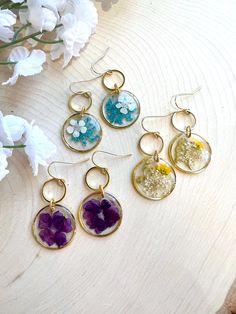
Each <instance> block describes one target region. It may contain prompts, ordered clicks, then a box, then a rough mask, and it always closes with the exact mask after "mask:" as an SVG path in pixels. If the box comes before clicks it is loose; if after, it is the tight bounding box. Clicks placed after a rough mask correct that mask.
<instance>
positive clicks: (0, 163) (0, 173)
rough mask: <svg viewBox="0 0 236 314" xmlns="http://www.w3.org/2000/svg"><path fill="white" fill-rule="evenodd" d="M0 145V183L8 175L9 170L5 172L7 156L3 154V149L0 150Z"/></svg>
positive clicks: (0, 147) (0, 145)
mask: <svg viewBox="0 0 236 314" xmlns="http://www.w3.org/2000/svg"><path fill="white" fill-rule="evenodd" d="M2 146H3V145H2V143H1V142H0V181H1V180H2V179H3V178H4V177H5V176H6V175H7V174H8V173H9V170H7V169H6V168H7V165H8V163H7V155H6V154H5V152H4V149H3V148H2Z"/></svg>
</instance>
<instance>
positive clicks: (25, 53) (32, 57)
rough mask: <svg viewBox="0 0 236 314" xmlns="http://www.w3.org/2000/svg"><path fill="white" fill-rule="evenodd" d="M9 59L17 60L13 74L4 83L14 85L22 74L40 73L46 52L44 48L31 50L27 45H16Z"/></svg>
mask: <svg viewBox="0 0 236 314" xmlns="http://www.w3.org/2000/svg"><path fill="white" fill-rule="evenodd" d="M8 59H9V61H12V62H16V65H15V67H14V71H13V76H12V77H10V78H9V80H7V81H6V82H4V83H2V85H6V84H10V85H14V84H15V83H16V81H17V79H18V77H19V76H20V75H22V76H30V75H34V74H37V73H40V72H41V71H42V69H43V67H42V64H43V63H44V62H45V61H46V54H45V52H44V51H42V50H36V49H35V50H32V52H31V53H30V52H29V50H28V49H27V48H25V47H16V48H14V49H12V51H11V53H10V56H9V58H8Z"/></svg>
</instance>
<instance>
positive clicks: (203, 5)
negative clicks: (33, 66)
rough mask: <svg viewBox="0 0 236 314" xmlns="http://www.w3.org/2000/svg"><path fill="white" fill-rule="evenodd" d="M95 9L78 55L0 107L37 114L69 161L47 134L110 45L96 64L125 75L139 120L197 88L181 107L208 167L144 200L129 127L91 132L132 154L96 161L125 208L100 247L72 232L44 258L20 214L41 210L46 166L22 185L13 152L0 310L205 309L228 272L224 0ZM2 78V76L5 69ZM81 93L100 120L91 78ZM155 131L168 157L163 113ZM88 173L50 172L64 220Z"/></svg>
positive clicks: (1, 92) (24, 84) (7, 95)
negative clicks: (193, 121)
mask: <svg viewBox="0 0 236 314" xmlns="http://www.w3.org/2000/svg"><path fill="white" fill-rule="evenodd" d="M114 2H115V1H114ZM96 5H97V7H98V9H99V16H100V18H99V26H98V28H97V33H96V34H95V35H94V36H93V38H92V39H91V41H90V44H89V45H88V46H87V48H86V49H85V51H84V52H83V53H82V54H81V58H80V59H78V60H74V61H73V62H72V63H71V64H70V66H69V67H68V68H66V69H65V70H64V71H62V70H61V64H62V62H55V63H52V62H50V64H49V65H48V66H46V69H45V71H44V72H43V73H42V74H40V75H38V76H35V77H32V78H25V79H21V80H19V82H18V83H17V85H16V86H15V87H13V88H11V87H4V88H1V89H0V108H1V110H2V111H3V113H4V114H9V113H11V112H13V113H14V114H17V115H20V116H23V117H24V118H26V119H28V120H36V122H37V124H38V125H39V126H40V127H41V128H42V129H44V130H45V132H46V133H47V134H48V136H49V137H50V138H51V139H52V140H53V141H54V142H55V143H56V145H57V147H58V154H57V156H56V159H60V160H71V161H77V160H78V159H80V158H81V155H77V154H75V153H72V152H70V151H69V150H67V149H66V148H65V147H64V145H63V144H62V142H61V139H60V136H59V135H60V130H61V126H62V125H63V122H64V121H65V119H66V118H67V117H68V116H69V111H68V109H67V104H66V103H67V99H68V96H69V90H68V86H69V84H70V82H72V81H74V80H78V79H81V78H87V77H88V76H89V66H90V63H91V62H92V61H94V58H96V56H99V55H100V54H101V53H102V51H103V50H104V49H105V48H106V47H107V46H110V47H111V50H110V52H109V55H108V56H107V57H106V58H105V60H104V61H103V63H101V66H100V68H101V69H102V68H111V67H112V68H118V69H121V70H123V71H124V73H125V75H126V79H127V83H126V86H125V88H126V89H127V90H130V91H131V92H133V93H134V94H135V95H136V96H137V97H138V98H139V99H140V101H141V105H142V116H144V115H150V114H158V113H159V114H160V113H165V112H167V111H168V110H169V109H170V108H169V105H168V101H169V99H170V97H171V96H172V95H173V94H175V93H178V92H184V91H191V90H193V89H195V88H196V87H197V86H199V85H201V86H202V90H201V92H200V93H199V94H198V95H196V96H195V97H194V98H189V99H188V100H187V102H186V104H188V106H189V107H190V108H191V109H192V111H193V112H194V113H196V115H197V119H198V120H197V126H196V132H197V133H199V134H200V135H202V136H203V137H205V138H206V139H207V140H208V141H209V142H210V143H211V146H212V149H213V158H212V163H211V164H210V166H209V168H208V169H207V170H206V171H205V172H204V173H202V174H199V175H196V176H188V175H183V174H181V173H179V172H178V173H177V175H178V176H177V186H176V189H175V191H174V192H173V193H172V195H171V196H170V197H168V198H167V199H165V200H163V201H161V202H152V201H148V200H146V199H143V198H141V197H140V196H139V195H138V194H137V193H135V191H134V189H133V187H132V185H131V182H130V176H131V171H132V168H133V167H134V166H135V164H136V163H137V162H138V161H139V160H140V159H141V158H142V156H141V155H140V153H139V152H138V149H137V147H136V144H137V141H138V139H139V137H140V136H141V134H142V130H141V127H140V123H136V124H135V125H134V126H133V127H131V128H128V129H126V130H123V131H121V132H119V131H117V130H114V129H111V128H109V127H107V126H106V125H104V124H103V128H104V138H103V141H102V144H101V145H100V146H99V148H100V149H103V150H109V151H111V150H112V151H114V152H117V153H119V152H120V153H126V152H132V153H133V154H134V155H133V158H131V159H129V160H112V159H106V162H107V165H108V166H109V167H110V169H111V179H112V180H111V184H110V185H109V187H108V189H107V191H109V192H111V193H113V194H114V195H115V196H116V197H117V198H118V199H119V200H120V202H121V203H122V205H123V210H124V220H123V224H122V226H121V228H120V229H119V231H118V232H116V233H115V234H114V235H113V236H111V237H108V238H106V239H96V238H93V237H90V236H88V235H87V234H85V233H84V232H83V231H82V230H81V228H79V226H78V232H77V235H76V237H75V240H74V242H73V243H72V245H71V246H69V247H68V248H67V249H65V250H63V251H60V252H50V251H47V250H44V249H43V248H40V247H39V246H38V245H37V244H36V243H35V242H34V240H33V238H32V236H31V223H32V219H33V217H34V215H35V214H36V213H37V211H38V210H39V209H40V208H41V207H42V206H43V204H44V203H43V201H42V200H41V198H40V194H39V190H40V188H41V185H42V183H43V182H44V180H45V179H46V178H47V174H46V170H45V169H42V168H41V169H40V173H39V176H38V177H36V178H35V177H32V174H31V170H30V169H29V166H28V162H27V160H26V157H25V156H24V154H23V153H22V152H15V153H14V157H13V158H11V159H10V165H9V168H10V175H9V176H8V177H7V178H6V179H4V181H3V182H1V183H0V189H1V201H0V313H3V314H23V313H24V314H28V313H57V314H58V313H80V314H82V313H85V314H95V313H104V314H105V313H116V314H117V313H122V314H123V313H129V314H130V313H135V314H136V313H138V314H143V313H145V314H147V313H155V314H156V313H157V314H167V313H168V314H170V313H171V314H172V313H178V314H187V313H191V314H209V313H215V312H216V311H217V309H219V308H220V306H221V304H222V303H223V300H224V298H225V296H226V294H227V290H228V289H229V287H230V285H231V284H232V282H233V280H234V278H235V277H236V250H235V249H236V247H235V243H236V228H235V221H236V198H235V190H236V178H235V171H236V163H235V154H236V146H235V138H236V129H235V117H236V116H235V115H236V109H235V108H236V105H235V103H236V88H235V87H236V62H235V55H236V13H235V12H236V2H235V1H234V0H224V1H222V0H204V1H203V0H191V1H188V0H180V1H176V0H165V1H164V0H155V1H149V0H139V1H137V0H129V1H126V0H120V1H118V2H117V3H113V6H112V9H111V10H109V11H103V10H102V9H101V4H100V3H99V2H97V3H96ZM0 71H1V72H0V79H1V81H3V80H6V79H7V77H8V76H9V70H8V69H6V68H4V69H3V68H1V70H0ZM88 88H90V89H91V90H92V92H93V97H94V103H95V105H94V106H93V107H92V108H91V113H93V114H95V115H99V108H100V103H101V100H102V99H103V97H104V96H105V94H106V92H105V91H104V90H103V89H102V88H101V84H100V82H94V83H92V84H89V86H88ZM159 126H160V129H161V132H162V134H163V136H164V139H165V143H166V146H165V150H164V155H166V150H167V144H168V142H169V141H170V139H171V138H172V137H173V136H174V135H175V134H176V133H175V132H174V131H173V130H172V129H171V128H170V126H169V122H168V119H164V120H163V121H160V123H159ZM88 155H89V154H88ZM88 167H89V165H88V164H87V165H86V164H85V165H83V166H78V167H60V169H59V168H58V169H57V171H56V173H57V174H58V175H62V176H64V178H65V179H66V181H67V184H68V194H67V197H66V199H65V200H64V201H63V204H65V205H66V206H67V207H68V208H70V209H71V211H72V212H73V213H74V214H76V212H77V208H78V205H79V203H80V201H81V200H82V199H83V198H84V197H85V196H86V195H87V194H88V193H89V192H90V191H89V190H88V189H86V187H85V186H84V185H83V175H84V173H85V171H86V170H87V169H88ZM121 174H122V175H121Z"/></svg>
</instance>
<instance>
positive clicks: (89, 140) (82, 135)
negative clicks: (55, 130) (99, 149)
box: [62, 113, 102, 152]
mask: <svg viewBox="0 0 236 314" xmlns="http://www.w3.org/2000/svg"><path fill="white" fill-rule="evenodd" d="M62 138H63V141H64V143H65V144H66V146H67V147H69V148H70V149H71V150H74V151H77V152H86V151H90V150H92V149H93V148H95V147H96V146H97V145H98V144H99V143H100V141H101V139H102V127H101V125H100V123H99V121H98V120H97V119H96V118H95V117H94V116H93V115H91V114H88V113H84V114H83V115H81V114H79V113H76V114H74V115H72V116H71V117H69V118H68V119H67V120H66V122H65V123H64V126H63V130H62Z"/></svg>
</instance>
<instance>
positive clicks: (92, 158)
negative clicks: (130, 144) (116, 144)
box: [91, 150, 132, 169]
mask: <svg viewBox="0 0 236 314" xmlns="http://www.w3.org/2000/svg"><path fill="white" fill-rule="evenodd" d="M96 154H107V155H110V156H114V157H120V158H123V157H124V158H125V157H131V156H132V154H127V155H119V154H114V153H110V152H106V151H104V150H97V151H95V152H94V153H93V154H92V157H91V160H92V163H93V164H94V165H95V167H98V168H103V169H106V168H104V167H101V166H99V165H98V164H97V163H96V162H95V156H96Z"/></svg>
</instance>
